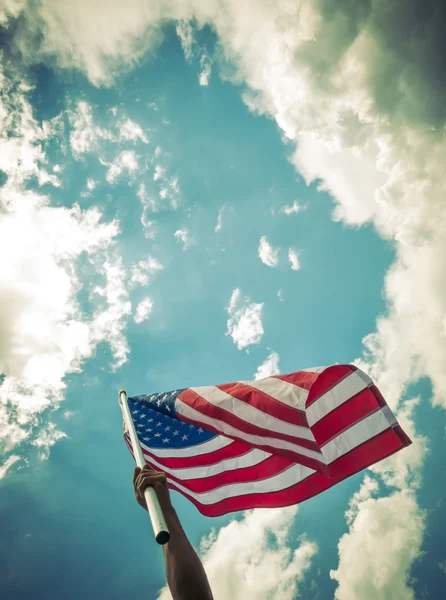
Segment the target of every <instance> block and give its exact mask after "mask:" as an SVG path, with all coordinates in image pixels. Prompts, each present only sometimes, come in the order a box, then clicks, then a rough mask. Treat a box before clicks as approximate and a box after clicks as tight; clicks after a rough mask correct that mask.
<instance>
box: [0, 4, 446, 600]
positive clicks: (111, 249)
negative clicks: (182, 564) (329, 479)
mask: <svg viewBox="0 0 446 600" xmlns="http://www.w3.org/2000/svg"><path fill="white" fill-rule="evenodd" d="M444 24H445V8H444V7H443V6H442V5H440V3H437V2H434V1H426V2H424V3H422V4H420V3H418V2H415V0H410V1H405V2H402V1H394V0H391V1H387V2H384V1H383V0H356V1H347V0H345V1H344V0H343V1H339V2H337V3H336V4H335V5H334V4H333V3H331V2H329V0H301V1H299V0H278V1H277V2H269V1H267V0H259V1H257V2H255V3H254V2H248V1H247V2H237V0H221V1H217V0H181V1H180V0H158V1H157V2H152V3H147V2H144V1H143V0H129V1H128V2H126V3H121V2H117V1H116V0H112V1H108V2H105V0H92V1H90V2H84V1H82V2H81V1H79V2H76V3H69V2H64V1H63V0H37V1H31V0H29V1H28V0H0V53H1V60H0V261H1V265H0V266H1V268H0V524H1V530H2V535H1V539H0V573H1V576H0V596H1V597H2V598H6V599H14V600H21V599H22V598H23V599H24V598H28V597H29V596H30V594H33V595H36V596H37V597H42V598H46V599H48V600H53V599H54V600H55V599H56V598H57V599H59V598H65V599H67V600H70V599H74V598H76V599H77V598H79V597H83V598H85V599H89V598H108V599H113V598H122V597H125V596H127V595H129V594H132V595H135V597H140V598H147V599H148V600H152V599H153V600H168V599H169V598H170V596H169V593H168V591H167V589H166V588H165V583H166V581H165V573H164V563H163V557H162V551H161V549H160V548H159V546H157V544H156V543H155V541H154V539H153V534H152V531H151V527H150V523H149V521H148V518H147V515H146V514H145V512H144V511H142V510H141V509H140V507H139V506H138V505H137V504H136V502H135V500H134V497H133V490H132V474H133V467H134V464H133V460H132V458H131V456H130V454H129V453H128V451H127V448H126V446H125V444H124V441H123V439H122V419H121V414H120V409H119V406H118V402H117V391H118V390H119V389H121V388H123V387H124V388H126V389H127V390H128V392H129V394H130V395H138V394H145V393H149V392H160V391H167V390H172V389H175V388H180V387H188V386H198V385H209V384H217V383H224V382H227V381H235V380H239V379H242V380H249V379H253V378H254V377H265V376H268V375H271V374H275V373H278V372H280V373H289V372H292V371H297V370H299V369H303V368H305V367H315V366H320V365H330V364H335V363H353V364H355V365H357V366H358V367H360V368H361V369H363V370H364V371H365V372H367V373H368V374H369V375H370V376H371V377H372V378H373V379H374V381H375V383H376V384H377V385H378V387H379V388H380V390H381V392H382V393H383V395H384V397H385V398H386V400H387V402H388V404H389V406H390V407H391V408H392V410H393V411H394V413H395V415H396V416H397V418H398V421H399V423H400V424H401V425H402V427H403V429H404V430H405V431H406V432H407V433H408V435H409V436H410V437H411V439H412V441H413V444H412V445H411V446H410V447H408V448H405V449H404V450H402V451H401V452H398V453H397V454H396V455H394V456H392V457H390V458H388V459H386V460H384V461H382V462H380V463H378V464H377V465H374V466H373V467H371V468H369V469H367V470H366V471H364V472H362V473H358V474H357V475H355V476H353V477H351V478H349V479H348V480H346V481H344V482H342V483H341V484H339V485H337V486H335V487H333V488H332V489H330V490H327V491H326V492H324V493H323V494H321V495H319V496H318V497H316V498H313V499H310V500H308V501H306V502H304V503H302V504H300V505H299V506H293V507H288V508H286V509H278V510H274V509H271V510H260V509H257V510H253V511H247V512H240V513H233V514H228V515H224V516H222V517H218V518H206V517H203V516H202V515H201V514H200V513H199V512H198V511H197V509H195V507H194V506H193V505H192V504H190V503H189V502H188V501H187V500H186V499H185V498H183V497H182V496H180V495H179V494H178V493H176V492H172V499H173V503H174V505H175V507H176V509H177V512H178V514H179V517H180V520H181V522H182V523H183V526H184V528H185V530H186V533H187V535H188V537H189V539H190V541H191V543H192V544H193V546H194V547H195V548H196V549H197V552H198V553H199V555H200V557H201V559H202V561H203V563H204V565H205V568H206V572H207V574H208V577H209V580H210V583H211V587H212V589H213V592H214V597H215V600H223V599H226V598H229V597H231V598H232V599H233V600H241V599H242V598H243V599H246V598H252V599H253V600H270V599H272V600H294V599H296V598H311V599H315V600H325V599H331V598H335V599H336V600H357V599H358V598H361V599H362V600H374V599H378V598H379V599H383V600H387V599H389V600H390V599H392V600H412V599H415V598H416V599H421V600H427V599H434V600H435V599H437V598H440V597H442V596H441V589H442V588H444V587H445V584H446V580H445V578H446V540H445V535H444V520H445V518H446V513H445V487H446V486H445V484H444V482H445V481H446V478H445V467H444V463H445V461H444V459H445V453H444V445H445V436H446V426H445V425H446V422H445V408H446V285H445V278H444V273H445V272H446V241H445V236H444V232H445V231H446V205H445V202H444V198H445V194H446V184H445V181H444V167H443V164H444V156H445V152H446V138H445V122H446V121H445V117H446V114H445V113H446V108H445V107H446V102H445V99H446V87H445V83H444V68H445V56H446V52H445V51H444V50H445V49H444V35H443V32H444Z"/></svg>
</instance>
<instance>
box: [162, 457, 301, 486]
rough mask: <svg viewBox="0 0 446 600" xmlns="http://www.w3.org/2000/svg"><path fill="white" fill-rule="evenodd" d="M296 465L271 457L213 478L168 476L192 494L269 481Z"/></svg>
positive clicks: (284, 459)
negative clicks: (239, 484)
mask: <svg viewBox="0 0 446 600" xmlns="http://www.w3.org/2000/svg"><path fill="white" fill-rule="evenodd" d="M294 464H295V463H294V462H292V461H290V460H287V459H286V458H282V457H280V456H270V457H269V458H266V459H265V460H263V461H262V462H261V463H259V464H258V465H253V466H250V467H243V468H241V469H233V470H231V471H224V472H223V473H218V474H217V475H212V476H211V477H204V478H197V479H187V480H183V479H179V478H178V477H176V476H175V475H172V474H170V473H168V474H166V475H167V477H168V478H169V479H170V480H171V481H173V482H177V483H179V484H181V485H183V486H185V487H187V488H188V489H189V490H191V491H192V492H197V493H201V492H209V491H212V490H215V489H217V488H220V487H222V486H224V485H230V484H231V483H248V482H254V481H259V480H260V479H268V478H269V477H272V476H274V475H277V474H278V473H280V472H282V471H284V470H285V469H288V468H289V467H290V466H292V465H294ZM158 470H159V468H158Z"/></svg>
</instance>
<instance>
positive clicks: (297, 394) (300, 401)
mask: <svg viewBox="0 0 446 600" xmlns="http://www.w3.org/2000/svg"><path fill="white" fill-rule="evenodd" d="M240 383H242V384H244V385H248V386H249V387H251V388H254V389H256V390H258V391H259V392H263V394H266V395H267V396H269V397H270V398H272V399H273V400H274V401H275V402H277V403H278V407H279V408H280V407H283V406H286V407H288V408H294V409H295V410H298V411H300V412H303V414H305V402H306V400H307V398H308V390H306V389H304V388H303V387H299V386H297V385H295V384H294V383H289V382H288V381H285V380H283V379H279V378H278V377H265V378H264V379H256V380H255V381H241V382H240Z"/></svg>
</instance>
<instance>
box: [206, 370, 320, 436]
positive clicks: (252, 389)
mask: <svg viewBox="0 0 446 600" xmlns="http://www.w3.org/2000/svg"><path fill="white" fill-rule="evenodd" d="M268 379H271V382H270V383H269V384H268V386H266V385H264V386H263V387H264V388H265V389H267V388H268V389H269V391H270V392H274V391H275V393H278V389H277V388H279V387H282V388H283V387H284V385H285V386H287V388H286V389H288V388H289V387H290V384H288V383H287V382H285V384H283V382H279V381H276V382H274V381H273V379H272V378H268ZM261 381H263V382H264V381H265V380H260V379H259V380H257V381H251V382H249V383H243V382H237V383H232V384H226V385H218V386H217V387H218V388H219V389H221V390H223V391H225V392H226V393H227V394H229V395H230V396H231V397H233V398H237V400H240V402H244V403H245V404H246V405H247V406H249V407H255V408H256V409H257V410H258V411H260V412H261V414H262V415H268V416H270V417H272V418H273V419H276V420H278V421H279V423H287V424H291V425H292V426H293V428H294V427H298V428H300V429H304V430H307V431H309V427H308V422H307V417H306V416H305V411H304V410H302V409H299V408H297V407H296V406H295V404H296V401H294V402H293V404H290V405H288V404H286V403H285V402H284V401H282V402H280V401H278V400H277V399H276V398H275V397H273V396H271V395H269V394H268V393H267V392H266V391H265V390H264V389H261V388H262V385H261V384H260V383H259V382H261ZM291 387H293V386H291ZM294 387H296V386H294ZM274 388H276V390H274ZM196 389H197V390H198V391H199V390H200V389H201V388H196ZM288 392H289V394H288V395H289V396H290V397H291V390H289V389H288ZM301 392H302V390H300V391H297V392H295V391H293V392H292V393H293V394H295V393H297V394H299V393H301ZM199 393H200V392H199ZM303 393H304V394H305V397H304V398H303V399H302V400H303V401H305V398H306V397H307V392H306V390H303ZM299 403H301V400H300V401H299ZM253 414H254V413H253ZM263 418H264V417H263ZM295 433H296V435H297V437H302V433H301V432H299V431H297V432H295ZM310 433H311V432H310ZM303 436H304V437H306V438H307V439H308V440H313V436H311V437H310V436H309V435H308V433H307V434H303Z"/></svg>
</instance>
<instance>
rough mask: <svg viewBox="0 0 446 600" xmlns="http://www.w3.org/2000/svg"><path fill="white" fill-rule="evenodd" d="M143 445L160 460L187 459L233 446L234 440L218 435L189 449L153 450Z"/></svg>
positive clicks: (143, 445)
mask: <svg viewBox="0 0 446 600" xmlns="http://www.w3.org/2000/svg"><path fill="white" fill-rule="evenodd" d="M140 443H141V447H142V448H147V450H150V452H152V454H156V456H159V458H185V457H187V456H198V455H199V454H209V453H210V452H215V450H220V448H225V447H226V446H229V444H233V443H234V440H231V439H230V438H227V437H225V436H224V435H216V436H215V437H214V438H212V439H210V440H209V441H207V442H203V443H202V444H196V445H195V446H188V447H187V448H166V449H164V448H151V447H150V446H146V445H145V444H144V443H142V442H140Z"/></svg>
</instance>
